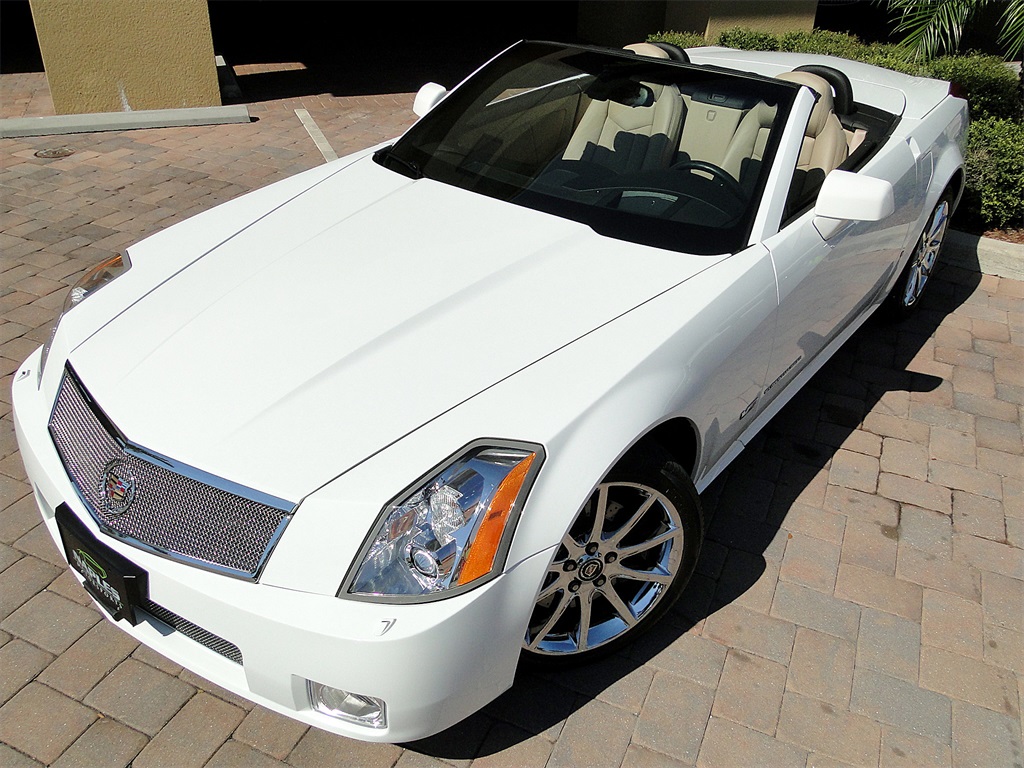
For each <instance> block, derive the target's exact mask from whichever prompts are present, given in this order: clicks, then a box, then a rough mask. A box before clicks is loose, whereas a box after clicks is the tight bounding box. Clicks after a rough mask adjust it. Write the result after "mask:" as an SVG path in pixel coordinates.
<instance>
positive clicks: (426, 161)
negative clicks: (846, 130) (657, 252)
mask: <svg viewBox="0 0 1024 768" xmlns="http://www.w3.org/2000/svg"><path fill="white" fill-rule="evenodd" d="M795 92H796V87H795V86H793V85H792V84H789V83H783V82H780V81H774V80H771V79H768V78H762V77H758V76H755V75H743V74H739V73H732V72H729V71H725V70H721V69H717V68H712V67H700V66H691V65H685V64H675V63H672V62H668V61H662V60H659V59H651V58H646V57H640V56H636V55H633V54H630V53H628V52H622V53H621V54H618V53H617V52H612V51H606V50H602V49H592V48H580V47H566V46H560V45H554V44H550V43H534V42H528V43H520V44H519V45H517V46H515V47H513V48H512V49H510V50H509V51H507V52H506V53H505V54H503V55H502V56H499V57H498V58H497V59H495V60H494V61H492V62H491V63H490V64H488V65H487V66H485V67H484V68H483V69H481V70H480V71H479V72H478V73H477V74H475V75H474V76H473V77H471V78H470V79H469V80H467V81H466V82H465V83H463V84H462V85H461V86H460V87H459V88H457V89H456V90H455V91H453V92H452V93H450V94H449V95H448V96H447V97H446V98H445V99H444V100H443V101H442V102H441V103H440V104H438V105H437V106H436V107H435V108H434V109H433V110H432V111H431V112H430V113H429V114H427V115H426V116H425V117H424V118H423V119H422V120H420V121H419V122H418V123H416V124H415V125H414V126H413V127H412V128H411V129H410V130H409V131H408V132H407V133H406V134H405V135H404V136H403V137H402V138H401V139H400V140H399V141H398V142H397V143H396V144H395V145H394V146H393V147H389V148H387V149H385V150H382V151H381V152H378V153H377V155H376V159H377V161H378V162H379V163H381V164H382V165H384V166H385V167H388V168H391V169H392V170H394V171H396V172H398V173H403V174H406V175H408V176H412V177H414V178H420V177H426V178H430V179H433V180H436V181H440V182H443V183H445V184H451V185H454V186H457V187H461V188H463V189H467V190H471V191H473V192H477V193H479V194H482V195H487V196H489V197H495V198H498V199H501V200H505V201H507V202H510V203H514V204H517V205H523V206H527V207H530V208H534V209H537V210H541V211H545V212H547V213H551V214H553V215H556V216H561V217H564V218H568V219H573V220H575V221H579V222H582V223H584V224H587V225H588V226H590V227H592V228H593V229H594V230H596V231H598V232H600V233H601V234H603V235H606V236H609V237H615V238H618V239H621V240H628V241H631V242H636V243H643V244H647V245H654V246H657V247H660V248H668V249H671V250H676V251H684V252H689V253H705V254H710V253H725V252H734V251H737V250H739V249H741V248H742V247H744V245H746V241H747V238H748V237H749V234H750V227H751V223H752V221H753V217H754V213H755V212H756V209H757V205H758V201H759V200H760V198H761V195H762V192H763V189H764V184H765V177H766V175H767V170H768V168H769V166H770V164H771V160H772V158H773V156H774V153H775V150H776V146H777V144H778V141H779V136H780V134H781V132H782V126H784V125H785V122H786V119H787V117H788V114H789V108H790V106H791V104H792V101H793V97H794V94H795Z"/></svg>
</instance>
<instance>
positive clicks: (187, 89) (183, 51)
mask: <svg viewBox="0 0 1024 768" xmlns="http://www.w3.org/2000/svg"><path fill="white" fill-rule="evenodd" d="M30 5H31V7H32V19H33V22H34V23H35V28H36V36H37V37H38V39H39V48H40V51H41V52H42V55H43V66H44V67H45V69H46V79H47V81H48V83H49V85H50V93H51V95H52V97H53V106H54V109H55V110H56V112H57V114H58V115H68V114H86V113H91V112H125V111H129V110H140V109H171V108H178V107H209V106H219V105H220V103H221V101H220V90H219V88H218V85H217V68H216V64H215V62H214V53H213V38H212V36H211V34H210V16H209V12H208V10H207V6H206V0H173V2H172V1H171V0H30Z"/></svg>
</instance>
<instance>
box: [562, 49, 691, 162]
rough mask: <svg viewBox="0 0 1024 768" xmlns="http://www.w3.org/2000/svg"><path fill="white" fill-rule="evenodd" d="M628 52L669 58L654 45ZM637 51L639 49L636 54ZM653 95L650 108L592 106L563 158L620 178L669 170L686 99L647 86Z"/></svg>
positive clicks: (608, 104)
mask: <svg viewBox="0 0 1024 768" xmlns="http://www.w3.org/2000/svg"><path fill="white" fill-rule="evenodd" d="M628 48H629V50H633V51H634V52H635V53H639V54H641V55H644V56H651V57H655V58H664V59H667V58H668V54H667V53H666V52H665V51H662V50H660V49H658V48H656V47H655V46H653V45H648V44H645V43H640V44H637V45H635V46H629V47H628ZM634 49H638V50H634ZM643 85H645V86H647V87H648V88H650V89H651V91H652V92H653V94H654V100H653V103H651V104H650V105H649V106H627V105H625V104H619V103H617V102H614V101H611V100H595V101H592V102H591V103H590V105H589V106H588V107H587V109H586V111H585V112H584V113H583V118H582V119H581V120H580V123H579V125H578V126H577V127H576V130H575V131H574V132H573V135H572V137H571V138H570V139H569V144H568V146H567V147H566V149H565V152H564V153H563V154H562V158H563V159H564V160H588V161H590V162H595V163H598V164H600V165H603V166H606V167H608V168H609V169H611V170H613V171H615V172H617V173H629V172H633V171H644V170H652V169H656V168H667V167H668V166H669V165H671V163H672V160H673V158H674V157H675V151H676V147H677V146H678V145H679V134H680V132H681V131H682V124H683V114H684V106H683V97H682V95H680V93H679V89H678V88H676V87H675V86H674V85H667V86H666V85H660V84H658V83H643Z"/></svg>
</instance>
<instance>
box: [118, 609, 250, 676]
mask: <svg viewBox="0 0 1024 768" xmlns="http://www.w3.org/2000/svg"><path fill="white" fill-rule="evenodd" d="M139 608H141V609H142V610H143V611H145V612H146V613H148V614H149V615H150V616H152V617H153V618H155V619H157V620H158V621H161V622H163V623H164V624H166V625H167V626H168V627H170V628H171V629H174V630H176V631H178V632H181V634H183V635H185V637H188V638H191V639H192V640H195V641H196V642H197V643H199V644H200V645H205V646H206V647H207V648H209V649H210V650H211V651H215V652H216V653H219V654H220V655H221V656H223V657H224V658H225V659H230V660H231V661H233V662H235V664H241V663H242V652H241V651H240V650H239V649H238V646H237V645H235V644H234V643H232V642H229V641H228V640H225V639H224V638H223V637H221V636H220V635H215V634H213V632H210V631H208V630H205V629H203V628H202V627H200V626H199V625H198V624H193V623H192V622H191V621H189V620H188V619H183V618H182V617H181V616H179V615H178V614H176V613H175V612H174V611H169V610H167V609H166V608H164V607H163V606H162V605H157V604H156V603H154V602H153V601H152V600H146V601H144V602H143V603H142V605H141V606H139ZM137 610H138V609H137Z"/></svg>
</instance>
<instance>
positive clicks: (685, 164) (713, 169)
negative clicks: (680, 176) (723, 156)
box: [672, 160, 747, 203]
mask: <svg viewBox="0 0 1024 768" xmlns="http://www.w3.org/2000/svg"><path fill="white" fill-rule="evenodd" d="M672 169H673V170H675V171H687V172H690V173H692V172H693V171H703V172H704V173H707V174H710V175H711V176H712V178H714V180H715V181H718V182H721V184H722V186H724V187H725V188H726V189H728V190H729V191H730V192H732V193H733V195H735V196H736V197H737V198H739V199H740V200H741V201H742V202H744V203H746V202H747V193H746V192H744V191H743V187H741V186H740V183H739V182H738V181H736V179H734V178H733V177H732V176H730V175H729V172H728V171H726V170H725V169H724V168H719V167H718V166H717V165H715V164H714V163H709V162H707V161H706V160H683V161H681V162H678V163H676V164H675V165H673V166H672Z"/></svg>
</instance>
